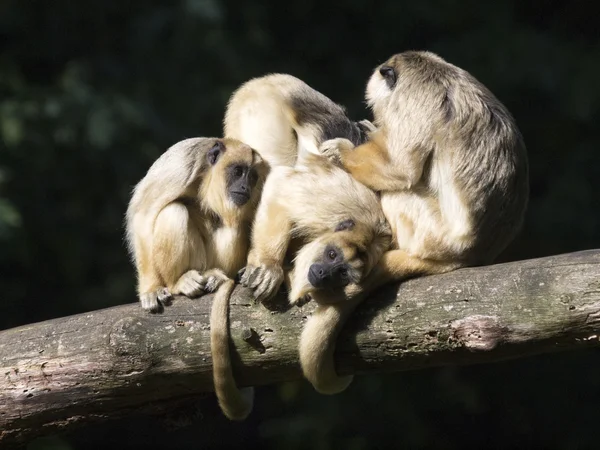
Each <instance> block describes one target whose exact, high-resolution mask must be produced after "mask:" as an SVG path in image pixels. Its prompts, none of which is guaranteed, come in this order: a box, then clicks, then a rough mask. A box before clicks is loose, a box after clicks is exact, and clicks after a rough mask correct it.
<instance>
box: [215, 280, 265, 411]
mask: <svg viewBox="0 0 600 450" xmlns="http://www.w3.org/2000/svg"><path fill="white" fill-rule="evenodd" d="M234 287H235V283H234V281H233V280H227V281H225V282H224V283H223V284H222V285H221V286H220V287H219V289H218V290H217V292H216V294H215V296H214V298H213V303H212V309H211V313H210V350H211V353H212V361H213V382H214V385H215V393H216V394H217V399H218V401H219V406H220V407H221V410H222V411H223V414H225V416H227V418H228V419H230V420H244V419H245V418H246V417H248V415H249V414H250V412H251V411H252V407H253V404H254V388H251V387H249V388H244V389H238V387H237V385H236V383H235V378H234V377H233V370H232V368H231V358H230V354H229V299H230V297H231V293H232V292H233V288H234Z"/></svg>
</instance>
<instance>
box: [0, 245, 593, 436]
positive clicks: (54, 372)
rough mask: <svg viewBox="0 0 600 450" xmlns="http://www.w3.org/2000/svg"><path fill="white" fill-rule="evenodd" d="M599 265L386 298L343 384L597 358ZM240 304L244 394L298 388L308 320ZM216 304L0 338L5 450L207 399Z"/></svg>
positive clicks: (437, 281)
mask: <svg viewBox="0 0 600 450" xmlns="http://www.w3.org/2000/svg"><path fill="white" fill-rule="evenodd" d="M599 264H600V251H598V250H590V251H585V252H578V253H572V254H567V255H560V256H553V257H548V258H541V259H536V260H528V261H521V262H515V263H508V264H499V265H494V266H488V267H480V268H473V269H462V270H458V271H455V272H453V273H448V274H445V275H437V276H431V277H424V278H420V279H415V280H411V281H408V282H405V283H403V284H402V285H400V286H389V287H387V288H385V289H383V290H382V291H380V292H378V293H377V295H375V296H373V298H372V299H370V300H368V301H366V302H365V303H364V304H363V305H361V307H360V308H359V310H358V311H357V312H356V314H355V315H354V316H353V318H352V319H351V320H350V322H349V323H348V324H347V326H346V327H345V329H344V331H343V332H342V335H341V337H340V339H339V341H338V349H337V352H336V361H337V367H338V370H339V372H340V373H341V374H349V373H364V372H377V371H398V370H407V369H418V368H423V367H430V366H438V365H448V364H466V363H479V362H485V361H498V360H501V359H506V358H512V357H519V356H524V355H528V354H536V353H542V352H549V351H557V350H564V349H576V348H582V347H589V346H594V345H598V344H600V340H599V336H600V277H599V275H600V265H599ZM248 294H249V292H248V291H247V290H245V289H243V288H241V287H237V288H236V290H235V291H234V295H233V298H232V306H231V328H232V338H233V341H234V345H235V349H236V353H237V354H236V356H235V361H234V364H235V370H236V376H237V379H238V383H239V384H240V386H245V385H261V384H267V383H274V382H278V381H282V380H291V379H296V378H299V377H300V376H301V372H300V367H299V364H298V357H297V341H298V336H299V334H300V331H301V327H302V325H303V323H304V322H305V320H306V318H307V316H308V315H309V314H310V312H311V310H312V308H313V306H312V305H306V306H304V307H303V308H293V309H289V310H287V311H284V310H269V309H267V308H265V307H264V306H262V305H254V304H252V302H251V301H250V297H249V295H248ZM210 303H211V297H210V296H207V297H204V298H201V299H197V300H189V299H186V298H177V299H176V300H175V301H174V304H173V305H172V306H170V307H168V308H166V309H165V311H164V313H162V314H156V315H150V314H147V313H145V312H143V311H142V310H141V308H140V307H139V306H138V305H137V304H130V305H124V306H118V307H115V308H109V309H104V310H100V311H93V312H90V313H87V314H80V315H76V316H71V317H63V318H59V319H54V320H50V321H46V322H41V323H36V324H31V325H26V326H23V327H19V328H14V329H10V330H6V331H2V332H0V368H1V370H2V374H3V376H2V378H1V379H0V444H2V445H8V444H15V443H25V442H27V441H28V440H30V439H31V438H32V437H35V436H38V435H40V434H45V433H49V432H56V431H59V430H61V429H66V428H69V427H70V426H73V425H76V424H78V423H86V422H89V421H93V420H103V419H107V418H114V417H118V416H120V415H123V414H127V413H129V412H131V411H132V410H145V411H152V410H153V409H160V408H161V407H162V405H169V404H170V405H172V404H177V402H180V401H182V400H183V399H185V398H188V397H189V396H190V395H195V394H199V393H202V392H209V391H211V390H212V380H211V357H210V342H209V326H208V323H209V316H208V315H209V311H210Z"/></svg>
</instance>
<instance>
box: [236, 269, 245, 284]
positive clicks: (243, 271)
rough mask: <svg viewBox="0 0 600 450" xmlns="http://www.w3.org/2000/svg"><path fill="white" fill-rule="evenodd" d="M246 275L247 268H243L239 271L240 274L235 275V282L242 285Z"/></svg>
mask: <svg viewBox="0 0 600 450" xmlns="http://www.w3.org/2000/svg"><path fill="white" fill-rule="evenodd" d="M245 273H246V268H245V267H242V268H241V269H240V270H238V273H237V274H236V275H235V282H236V283H238V284H242V279H243V277H244V274H245Z"/></svg>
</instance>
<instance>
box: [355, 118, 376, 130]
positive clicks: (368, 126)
mask: <svg viewBox="0 0 600 450" xmlns="http://www.w3.org/2000/svg"><path fill="white" fill-rule="evenodd" d="M358 127H359V128H361V129H362V130H363V131H364V132H365V133H372V132H373V131H375V130H377V127H376V126H375V125H373V123H372V122H371V121H370V120H367V119H364V120H361V121H360V122H358Z"/></svg>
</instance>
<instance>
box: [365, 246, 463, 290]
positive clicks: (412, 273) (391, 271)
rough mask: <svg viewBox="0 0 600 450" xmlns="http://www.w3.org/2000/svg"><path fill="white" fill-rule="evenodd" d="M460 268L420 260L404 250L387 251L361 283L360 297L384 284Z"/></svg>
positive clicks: (454, 265)
mask: <svg viewBox="0 0 600 450" xmlns="http://www.w3.org/2000/svg"><path fill="white" fill-rule="evenodd" d="M458 267H460V264H459V263H456V262H446V261H437V260H433V259H422V258H418V257H416V256H411V255H409V254H408V253H407V252H405V251H404V250H389V251H387V252H385V253H384V254H383V256H382V257H381V259H380V260H379V262H378V263H377V265H376V266H375V267H374V268H373V270H372V271H371V273H370V274H369V275H368V277H367V278H366V279H365V280H364V282H363V283H361V286H360V295H364V294H366V293H369V292H372V291H374V290H375V289H377V288H379V287H381V286H383V285H384V284H387V283H391V282H394V281H402V280H406V279H408V278H413V277H416V276H421V275H433V274H439V273H444V272H448V271H450V270H454V269H457V268H458Z"/></svg>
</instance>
